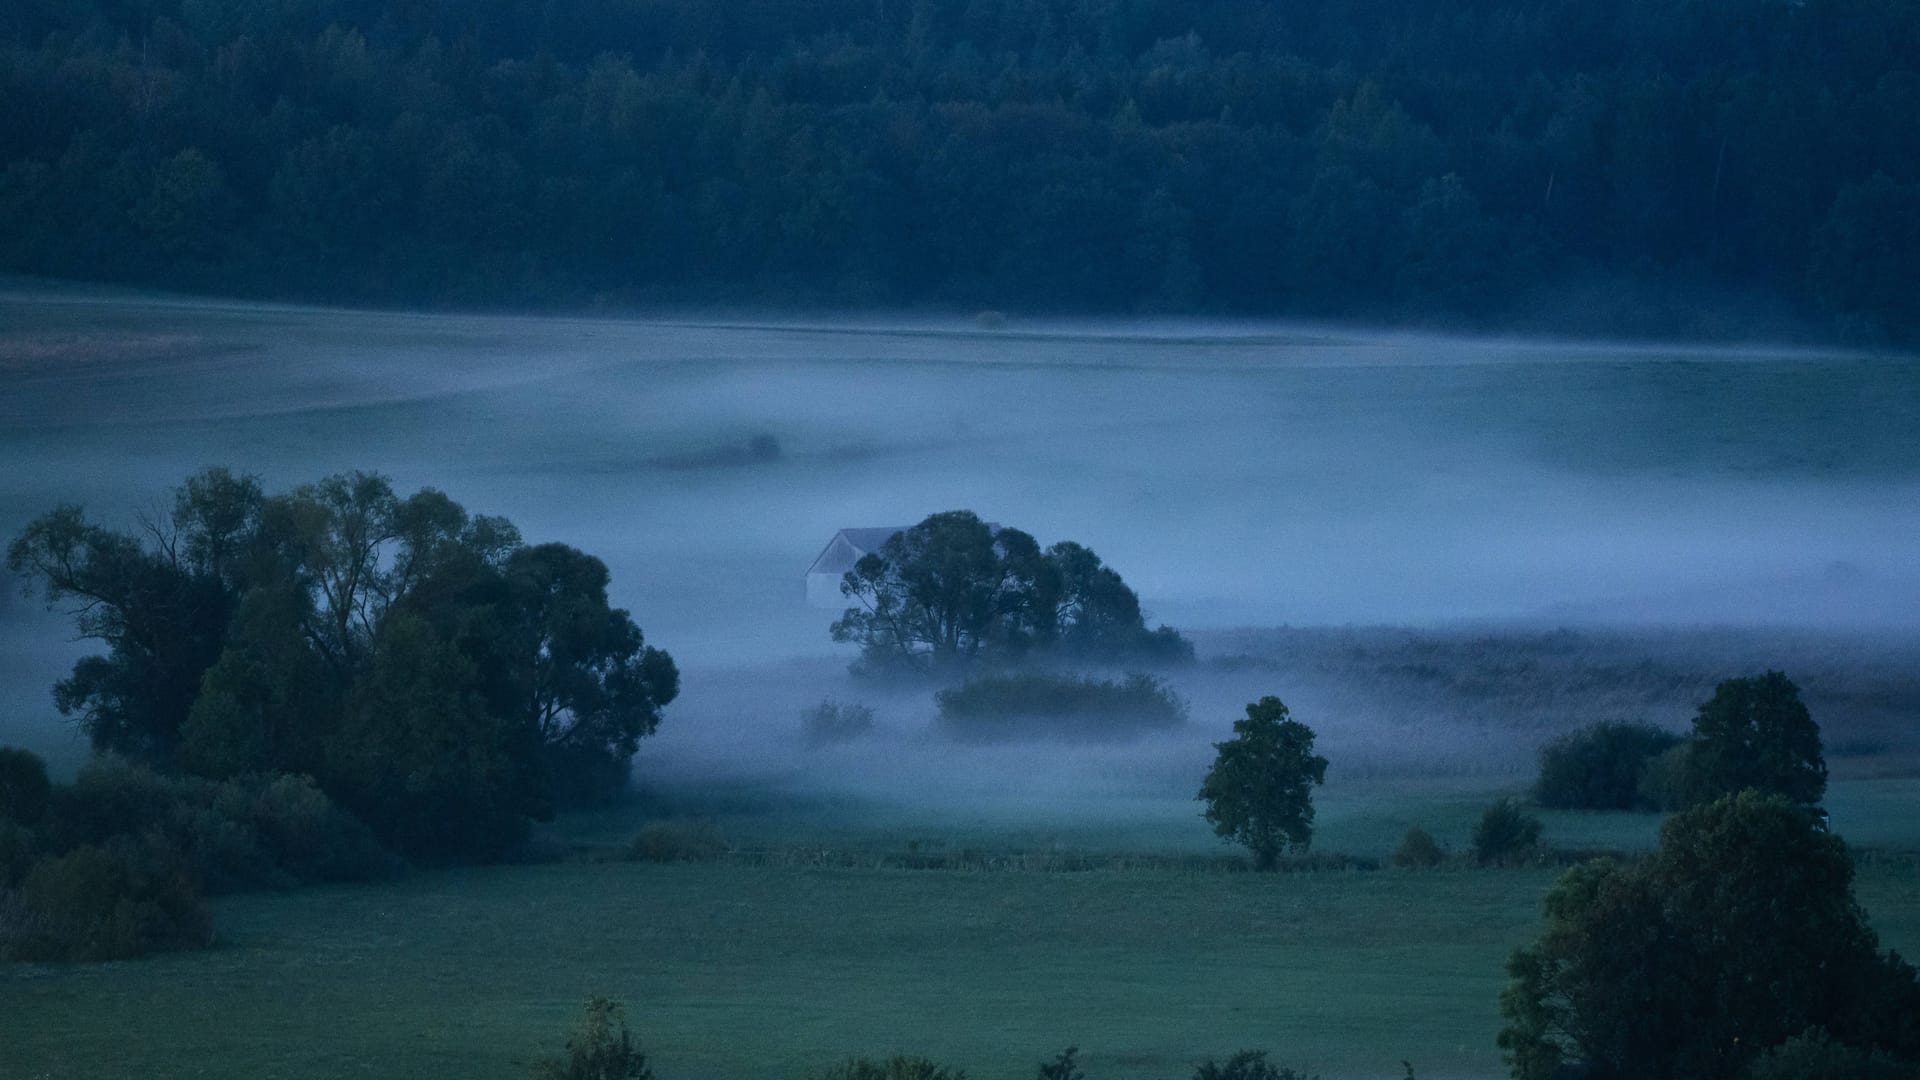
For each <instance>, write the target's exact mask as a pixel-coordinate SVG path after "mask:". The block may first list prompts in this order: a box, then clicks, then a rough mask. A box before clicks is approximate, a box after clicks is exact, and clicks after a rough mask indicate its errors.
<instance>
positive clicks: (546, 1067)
mask: <svg viewBox="0 0 1920 1080" xmlns="http://www.w3.org/2000/svg"><path fill="white" fill-rule="evenodd" d="M620 1013H621V1009H620V1005H619V1003H618V1002H613V1001H608V1000H607V999H606V998H603V997H594V998H589V999H587V1011H586V1015H585V1016H584V1017H582V1018H581V1020H580V1024H579V1026H577V1027H575V1028H574V1029H573V1034H572V1035H569V1036H567V1052H566V1053H565V1054H563V1055H561V1056H560V1057H557V1058H548V1059H547V1060H545V1061H542V1062H540V1063H539V1064H538V1065H535V1066H534V1068H533V1073H532V1077H533V1080H653V1070H652V1069H650V1068H648V1067H647V1056H646V1055H645V1054H643V1053H641V1052H640V1049H639V1047H637V1046H635V1045H634V1042H633V1034H632V1033H631V1032H629V1031H628V1030H627V1022H626V1019H625V1018H624V1017H622V1016H621V1015H620Z"/></svg>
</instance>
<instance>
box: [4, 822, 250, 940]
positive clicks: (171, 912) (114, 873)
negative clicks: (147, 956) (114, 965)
mask: <svg viewBox="0 0 1920 1080" xmlns="http://www.w3.org/2000/svg"><path fill="white" fill-rule="evenodd" d="M19 907H20V910H19V912H18V913H17V914H16V916H15V918H16V920H17V921H16V925H15V926H14V928H13V931H12V934H11V940H8V941H0V951H4V952H5V953H6V954H7V955H8V956H9V957H10V958H11V959H15V960H27V961H83V960H122V959H126V958H128V957H134V956H139V955H141V954H143V953H149V952H159V951H164V950H169V949H192V948H200V947H203V946H205V945H206V944H207V943H208V941H209V940H211V937H212V920H211V916H210V915H209V914H208V911H207V904H206V901H205V899H204V898H202V897H201V895H200V890H199V889H198V888H197V887H195V884H194V881H193V876H192V874H191V872H190V870H189V868H188V866H187V864H186V861H185V860H184V859H183V858H181V857H180V855H179V853H178V852H176V851H173V850H172V849H170V848H168V847H167V846H166V845H165V844H162V843H158V842H152V841H148V842H140V843H134V842H123V843H116V844H113V845H112V846H109V847H104V848H101V847H94V846H92V845H86V846H82V847H79V848H75V849H74V850H72V851H70V852H68V853H66V854H65V855H61V856H57V857H55V858H50V859H43V860H41V861H40V862H39V863H37V864H35V865H34V867H33V869H32V870H30V871H28V873H27V877H26V881H25V882H24V883H23V884H22V885H21V887H20V897H19Z"/></svg>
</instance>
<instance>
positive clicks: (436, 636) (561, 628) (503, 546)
mask: <svg viewBox="0 0 1920 1080" xmlns="http://www.w3.org/2000/svg"><path fill="white" fill-rule="evenodd" d="M7 564H8V566H9V567H10V568H11V569H13V570H14V571H15V572H16V573H20V574H22V575H25V576H26V577H27V578H28V579H29V580H30V581H33V582H37V583H38V584H39V586H40V587H41V589H42V590H43V592H44V595H45V597H46V599H47V601H48V602H49V603H50V604H60V603H69V604H71V605H73V608H74V612H75V617H76V619H77V621H78V624H79V628H80V630H81V632H82V634H83V635H85V636H87V637H91V638H94V639H97V640H99V641H101V642H102V643H103V644H104V645H105V646H106V650H107V651H106V653H105V654H104V655H97V656H90V657H87V658H85V659H82V660H81V661H79V662H78V663H77V664H75V665H74V669H73V672H72V674H71V675H69V676H68V677H67V678H65V679H63V680H61V681H60V683H59V684H58V685H57V686H56V687H55V690H54V697H55V701H56V703H57V704H58V706H59V708H60V710H61V711H62V712H63V713H65V714H67V715H69V716H71V717H73V718H75V719H76V720H77V721H78V723H79V725H80V727H81V728H82V729H83V730H84V731H85V732H86V733H87V735H88V736H89V737H90V739H91V740H92V743H93V746H94V747H95V749H96V750H99V751H103V752H109V753H113V754H117V755H121V756H123V757H125V758H128V759H131V760H134V761H138V762H142V763H146V764H149V765H151V766H153V767H154V768H156V769H159V770H162V771H173V772H180V773H185V774H189V775H194V776H199V777H204V778H207V779H210V780H227V779H231V778H235V777H242V776H250V775H258V774H275V773H284V774H299V775H304V776H309V777H312V778H314V779H315V780H316V781H317V782H318V784H319V786H320V788H321V789H322V790H324V791H325V792H326V794H327V795H329V796H331V797H332V798H333V799H335V800H337V801H338V802H339V803H341V804H342V805H344V806H346V807H347V808H348V809H350V810H351V811H352V812H353V813H354V814H356V815H358V816H359V817H360V818H361V819H362V820H364V821H365V822H366V824H367V825H369V826H370V827H372V828H373V830H374V831H375V832H376V833H377V834H378V835H379V836H380V838H381V839H382V840H383V841H384V842H386V843H387V844H388V845H390V846H391V847H393V848H394V849H396V850H398V851H400V852H403V853H405V854H407V855H409V856H414V857H423V858H428V859H444V858H484V857H490V856H493V855H497V854H499V853H500V852H502V851H504V850H505V849H507V848H509V847H511V846H512V845H514V844H515V843H517V842H518V841H519V840H520V839H521V838H522V837H523V836H524V834H525V831H526V828H527V824H528V822H529V820H531V819H539V818H544V817H546V816H548V815H549V814H550V813H551V811H552V809H553V807H554V805H555V804H556V802H557V801H559V800H563V799H583V800H593V799H599V798H605V797H607V796H609V795H612V794H613V793H615V792H617V791H619V790H620V789H621V788H622V787H624V785H625V783H626V779H627V775H628V765H629V762H630V759H631V757H632V755H633V753H634V751H635V748H636V746H637V744H638V742H639V740H640V739H641V738H642V737H643V736H645V735H647V734H649V733H651V732H652V731H653V730H654V728H655V727H656V726H657V725H658V723H659V722H660V710H661V708H662V706H664V705H666V704H667V703H668V702H670V701H672V700H673V698H674V696H675V694H676V693H677V691H678V682H679V676H678V673H677V672H676V670H675V668H674V665H673V661H672V660H671V658H669V657H668V656H667V655H666V654H665V653H663V652H661V651H659V650H657V649H653V648H651V647H648V646H647V645H646V644H645V642H644V640H643V638H642V636H641V633H640V629H639V628H638V627H637V626H635V625H634V622H633V620H632V618H631V617H630V616H629V615H628V613H627V612H626V611H624V610H621V609H619V608H615V607H612V606H610V605H609V603H608V600H607V583H608V574H607V569H606V566H605V565H604V564H603V563H601V562H600V561H599V560H598V559H595V558H593V557H592V556H590V555H586V554H584V553H582V552H580V551H577V550H575V549H573V548H571V547H568V546H566V545H563V544H539V545H527V544H525V543H523V542H522V541H521V539H520V536H519V533H518V532H517V531H516V530H515V529H514V528H513V526H512V525H511V524H510V523H508V522H507V521H505V520H504V519H501V518H496V517H488V516H484V515H473V514H469V513H468V512H467V511H466V510H465V509H463V508H462V507H461V506H460V505H459V504H458V503H456V502H454V501H453V500H451V499H449V498H448V497H447V496H446V495H444V494H442V493H440V492H438V491H434V490H431V489H426V490H422V491H419V492H416V493H415V494H413V495H410V496H406V497H401V496H399V495H397V494H396V493H395V492H394V491H393V488H392V486H391V485H390V484H389V482H388V481H387V480H386V479H384V478H382V477H380V476H377V475H373V474H369V473H349V474H342V475H336V476H331V477H327V478H325V479H323V480H320V481H318V482H316V483H312V484H307V485H303V486H300V487H297V488H295V489H293V490H291V491H288V492H284V493H280V494H269V493H267V492H266V491H264V490H263V489H262V487H261V485H260V483H259V482H258V481H257V480H255V479H253V478H251V477H247V476H240V475H236V474H233V473H231V472H229V471H227V470H224V469H209V470H207V471H205V472H203V473H200V474H198V475H196V476H194V477H191V478H190V479H188V480H187V482H186V483H185V484H184V485H183V486H181V487H180V488H179V489H178V491H177V492H176V493H175V496H174V499H173V503H172V506H171V508H170V510H169V512H168V513H166V514H165V515H164V516H161V517H157V518H153V519H149V520H146V521H143V522H142V523H141V526H140V529H139V531H138V532H128V531H118V530H113V529H109V528H105V527H103V526H100V525H97V524H93V523H90V522H89V521H87V519H86V517H85V516H84V515H83V513H82V512H81V510H80V509H79V508H78V507H73V506H65V507H61V508H59V509H57V510H55V511H53V512H52V513H49V514H47V515H46V516H44V517H42V518H40V519H38V520H37V521H35V522H33V523H32V524H31V525H29V526H28V527H27V528H26V530H25V531H24V532H22V533H21V535H20V536H19V537H18V538H17V539H15V540H14V541H13V543H12V544H11V546H10V547H9V548H8V551H7Z"/></svg>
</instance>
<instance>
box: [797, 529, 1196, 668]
mask: <svg viewBox="0 0 1920 1080" xmlns="http://www.w3.org/2000/svg"><path fill="white" fill-rule="evenodd" d="M840 591H841V593H842V594H843V595H844V596H846V597H847V598H848V599H849V600H851V601H854V602H855V604H856V605H857V606H855V607H850V608H848V609H847V610H846V612H845V614H843V615H842V616H841V618H840V619H839V620H838V621H837V622H835V623H834V624H833V630H832V632H833V638H834V640H835V641H842V642H851V643H854V644H858V645H859V646H860V651H861V664H862V665H863V667H864V668H866V669H868V670H874V671H883V670H908V671H919V672H951V671H954V670H957V669H963V668H966V667H968V666H971V665H973V664H975V663H977V662H979V661H983V660H1010V659H1018V658H1021V657H1026V656H1042V655H1059V656H1064V657H1069V658H1072V659H1078V660H1090V661H1095V662H1109V663H1118V662H1128V661H1136V660H1144V661H1150V662H1166V661H1180V660H1185V659H1190V658H1191V657H1192V655H1193V647H1192V645H1191V644H1190V643H1188V642H1187V640H1186V639H1185V638H1183V637H1181V636H1180V635H1179V634H1178V633H1176V632H1175V631H1174V630H1172V629H1171V628H1168V627H1160V628H1158V629H1156V630H1148V629H1147V627H1146V621H1145V617H1144V615H1143V614H1142V612H1141V610H1140V598H1139V597H1138V596H1136V595H1135V594H1134V591H1133V590H1132V589H1130V588H1128V587H1127V583H1126V582H1125V581H1124V580H1122V579H1121V577H1120V575H1119V573H1118V572H1116V571H1115V570H1114V569H1113V568H1112V567H1109V566H1107V565H1105V564H1104V563H1102V562H1101V561H1100V557H1099V556H1098V555H1096V554H1094V553H1093V551H1091V550H1090V549H1088V548H1086V547H1083V546H1081V545H1080V544H1077V543H1073V542H1071V541H1065V542H1062V543H1058V544H1055V545H1053V546H1052V547H1051V548H1048V549H1046V550H1045V551H1042V550H1041V549H1040V546H1039V544H1038V543H1036V542H1035V541H1034V539H1033V537H1032V536H1030V535H1028V534H1027V533H1024V532H1021V531H1020V530H1018V529H1006V528H1002V529H998V530H996V529H995V528H993V527H992V526H990V525H988V524H986V523H985V522H983V521H981V520H980V518H979V517H978V516H976V515H975V514H973V513H972V512H971V511H967V510H952V511H947V512H945V513H940V514H934V515H932V516H930V517H928V518H927V519H926V520H924V521H922V522H920V523H919V524H918V525H915V526H913V527H912V528H910V529H904V530H902V531H900V532H898V533H895V534H894V535H893V536H891V537H889V538H888V540H887V541H886V543H885V544H883V545H882V546H881V548H880V550H879V551H878V552H874V553H872V554H869V555H867V556H865V557H863V558H862V559H861V560H860V561H859V562H858V563H857V564H855V566H854V568H853V569H852V570H851V571H848V573H847V574H846V576H845V577H844V578H843V579H842V581H841V584H840Z"/></svg>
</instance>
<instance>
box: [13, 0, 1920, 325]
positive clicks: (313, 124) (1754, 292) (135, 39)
mask: <svg viewBox="0 0 1920 1080" xmlns="http://www.w3.org/2000/svg"><path fill="white" fill-rule="evenodd" d="M1916 57H1920V10H1916V6H1915V5H1914V4H1912V3H1911V2H1909V0H1804V2H1777V0H1726V2H1716V3H1686V4H1675V3H1671V2H1666V0H1613V2H1609V3H1599V4H1597V3H1593V2H1591V0H1381V2H1375V3H1365V4H1355V3H1351V2H1348V0H1289V2H1287V3H1275V2H1272V0H919V2H914V3H892V4H876V3H873V2H872V0H810V2H807V3H745V4H743V3H733V4H718V5H716V4H715V3H714V2H713V0H494V2H489V3H423V2H420V0H284V2H276V3H271V4H264V3H260V2H258V0H59V2H54V0H12V2H9V3H7V4H4V5H0V115H5V116H7V117H8V118H9V119H10V120H11V121H12V122H10V123H8V124H6V125H4V126H0V268H5V269H8V270H12V271H27V272H34V273H42V274H53V275H62V276H72V277H107V278H113V279H121V280H136V281H148V282H159V283H164V284H166V285H168V286H170V287H175V288H178V287H183V286H187V287H200V288H206V289H216V290H221V291H237V292H244V293H269V294H275V295H298V296H305V297H317V298H323V299H364V300H377V301H383V302H409V301H411V302H439V303H454V304H474V303H494V304H512V305H514V306H516V307H521V306H524V305H526V304H528V303H542V302H545V303H557V304H585V303H594V302H598V301H602V300H605V301H611V302H615V303H618V302H622V301H651V300H659V299H667V300H673V299H685V298H694V299H705V298H712V297H715V296H722V297H727V298H734V299H738V298H743V297H747V298H769V297H771V298H777V299H786V300H829V301H838V302H842V303H858V304H902V303H927V302H933V303H943V304H951V305H969V306H974V307H1002V308H1004V307H1014V306H1027V307H1036V308H1052V309H1073V310H1082V311H1084V310H1089V309H1100V310H1169V309H1172V310H1195V309H1213V310H1225V311H1237V312H1257V313H1294V314H1308V315H1326V314H1338V315H1346V316H1367V315H1378V314H1389V315H1397V316H1400V317H1404V318H1416V319H1433V318H1442V317H1445V318H1453V319H1465V320H1496V319H1498V318H1499V317H1501V316H1502V315H1511V316H1515V317H1521V316H1524V314H1525V313H1526V312H1529V311H1537V310H1540V309H1543V308H1552V309H1553V310H1557V311H1562V312H1571V311H1572V310H1574V309H1575V308H1576V307H1577V308H1579V309H1581V310H1584V311H1588V312H1593V311H1596V310H1611V311H1622V310H1632V309H1636V308H1638V309H1641V310H1642V311H1643V312H1645V313H1646V314H1645V317H1644V318H1643V319H1642V320H1640V321H1639V322H1637V323H1631V324H1629V325H1631V326H1632V328H1634V329H1641V330H1647V329H1652V330H1660V329H1680V330H1686V329H1690V328H1698V329H1703V330H1704V329H1708V328H1709V327H1708V326H1707V325H1704V324H1701V323H1693V324H1692V325H1691V326H1690V325H1689V320H1693V319H1698V318H1700V317H1699V316H1698V315H1696V314H1694V313H1695V312H1697V311H1699V310H1700V309H1701V308H1702V307H1703V306H1704V305H1702V304H1700V303H1698V300H1699V299H1700V296H1701V293H1702V292H1703V291H1704V292H1705V293H1707V294H1708V295H1720V296H1723V297H1724V296H1728V295H1732V296H1758V297H1761V298H1765V299H1767V300H1768V301H1769V302H1771V299H1772V298H1774V297H1779V298H1783V299H1784V300H1785V301H1787V303H1786V304H1785V305H1784V307H1786V308H1788V309H1791V310H1793V311H1794V312H1795V313H1797V314H1801V315H1805V316H1808V317H1811V318H1814V319H1816V320H1820V321H1823V322H1824V323H1825V324H1826V325H1827V326H1829V327H1832V328H1836V329H1844V330H1849V331H1857V332H1859V333H1862V334H1866V335H1874V334H1880V333H1886V332H1892V333H1895V334H1903V335H1907V336H1909V337H1911V336H1912V335H1913V334H1914V333H1916V332H1920V311H1917V310H1916V307H1915V305H1914V304H1913V303H1912V302H1911V297H1912V296H1913V295H1914V293H1915V291H1916V288H1917V287H1920V277H1917V276H1916V275H1920V261H1917V257H1916V255H1915V252H1920V243H1916V242H1915V238H1916V237H1917V236H1920V231H1916V230H1920V127H1917V126H1916V125H1915V124H1913V123H1912V122H1911V118H1912V117H1913V116H1914V115H1916V114H1920V61H1916V59H1915V58H1916ZM1635 279H1646V280H1647V281H1648V282H1649V283H1648V284H1643V285H1642V286H1641V287H1640V289H1639V290H1638V292H1637V294H1635V293H1634V290H1633V289H1632V288H1631V287H1629V288H1627V289H1618V288H1610V287H1608V286H1613V285H1618V284H1621V283H1623V282H1624V281H1632V280H1635ZM1675 283H1685V284H1693V285H1699V286H1703V287H1704V288H1703V289H1700V290H1696V289H1677V288H1672V287H1671V286H1672V285H1673V284H1675ZM1629 294H1633V295H1629ZM1569 297H1571V298H1572V299H1573V300H1574V301H1575V302H1573V303H1569V302H1567V301H1568V299H1569ZM1555 300H1559V301H1561V303H1559V304H1554V303H1553V301H1555ZM1648 309H1651V310H1648ZM1741 310H1742V311H1743V313H1751V314H1755V315H1766V314H1767V313H1769V312H1770V311H1771V310H1773V309H1772V308H1771V307H1767V306H1762V305H1760V304H1752V305H1749V306H1746V307H1745V308H1744V309H1741Z"/></svg>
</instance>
